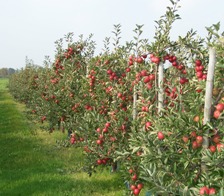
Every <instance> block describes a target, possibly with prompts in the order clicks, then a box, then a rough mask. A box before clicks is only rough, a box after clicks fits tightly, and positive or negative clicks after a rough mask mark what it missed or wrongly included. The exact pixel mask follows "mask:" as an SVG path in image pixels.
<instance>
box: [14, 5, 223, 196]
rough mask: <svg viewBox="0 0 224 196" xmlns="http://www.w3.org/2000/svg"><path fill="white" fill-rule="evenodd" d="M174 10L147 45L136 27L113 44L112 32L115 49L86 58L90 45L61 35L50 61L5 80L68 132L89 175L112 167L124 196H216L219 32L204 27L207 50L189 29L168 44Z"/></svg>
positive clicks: (41, 116) (219, 183)
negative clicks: (124, 187) (130, 36)
mask: <svg viewBox="0 0 224 196" xmlns="http://www.w3.org/2000/svg"><path fill="white" fill-rule="evenodd" d="M173 4H174V5H173V6H174V8H173V9H171V8H168V10H167V12H166V14H165V15H164V16H162V17H161V19H160V20H159V21H157V24H158V26H157V29H156V33H155V41H154V42H152V43H148V42H147V41H146V40H144V39H141V33H142V26H138V25H137V27H136V29H135V30H134V32H135V34H136V35H135V36H134V40H133V41H131V42H127V43H126V44H125V45H120V44H119V40H120V37H119V36H120V26H119V25H116V26H115V31H114V35H115V38H114V39H115V43H114V47H115V48H114V49H113V51H112V52H111V51H110V50H109V46H108V44H109V40H108V39H106V40H105V50H104V52H103V53H102V54H100V55H98V56H93V53H94V47H95V46H94V42H93V41H91V37H89V38H87V39H86V40H84V39H83V37H80V39H79V40H78V41H76V42H74V41H73V36H72V34H68V36H67V37H66V42H67V46H66V48H65V49H64V48H63V47H62V46H63V40H62V39H61V40H59V41H58V42H57V48H56V49H57V52H56V55H55V60H54V62H53V63H50V62H48V66H45V67H44V68H42V67H41V68H40V67H35V66H31V65H27V66H26V68H25V69H23V70H21V71H20V72H19V73H17V74H15V75H13V76H12V77H11V79H10V91H11V92H12V94H13V95H14V96H15V98H17V99H19V100H20V101H22V102H24V103H25V104H26V105H27V107H28V108H29V109H30V111H31V114H30V115H31V116H32V117H34V118H35V120H36V121H39V122H42V123H45V124H46V123H47V124H48V125H49V129H50V131H51V132H52V131H54V130H55V129H58V128H61V129H63V130H67V131H69V133H71V135H70V143H71V144H73V145H77V146H82V148H83V151H84V153H85V159H86V165H85V168H86V170H87V172H88V173H90V174H91V173H93V171H94V170H95V168H96V167H99V166H100V167H107V166H109V167H112V169H113V170H114V171H116V169H117V168H118V167H119V171H120V172H121V173H122V176H123V177H124V181H126V182H128V184H129V189H128V191H129V192H130V194H133V195H139V194H140V192H141V190H142V188H143V186H144V187H145V189H146V190H148V191H150V192H151V193H152V194H155V193H157V194H161V195H164V194H165V195H168V194H171V195H198V194H201V195H206V194H209V195H212V194H216V193H217V194H218V193H220V194H221V193H222V191H223V188H224V181H223V175H224V173H223V166H224V151H223V147H224V141H223V134H224V122H223V116H224V112H223V111H224V93H223V92H224V89H223V86H224V78H223V74H224V68H223V66H222V63H223V62H222V61H223V54H224V53H223V52H224V50H223V48H222V47H221V46H222V44H223V43H222V42H221V41H220V39H219V38H220V37H217V34H215V35H214V32H215V30H217V31H218V28H216V27H217V25H213V26H212V27H210V28H209V35H210V36H209V40H210V42H209V43H208V42H205V40H204V39H198V38H197V37H196V36H195V32H193V31H190V32H188V33H187V35H186V36H185V37H179V39H178V40H177V41H170V38H169V32H170V29H171V25H172V23H173V22H174V21H175V20H176V19H178V18H179V15H178V14H176V12H177V10H176V9H175V8H176V3H174V2H173ZM165 19H166V20H165ZM214 40H215V41H214ZM210 50H213V51H215V52H216V55H215V56H211V54H209V52H208V51H210ZM212 58H214V59H215V62H214V65H215V69H214V74H211V72H210V66H212ZM208 65H210V66H208ZM210 77H212V78H213V80H212V81H210V79H208V78H210ZM211 82H212V85H211ZM209 85H210V88H209V87H208V86H209ZM211 87H212V88H211ZM209 91H210V99H209V100H207V98H206V97H205V95H209ZM206 100H207V102H210V103H211V105H210V106H209V105H208V104H207V102H206ZM208 106H209V107H208Z"/></svg>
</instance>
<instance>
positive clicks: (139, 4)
mask: <svg viewBox="0 0 224 196" xmlns="http://www.w3.org/2000/svg"><path fill="white" fill-rule="evenodd" d="M169 5H171V4H170V1H169V0H0V68H3V67H6V68H14V69H21V68H22V67H24V66H25V59H26V57H28V58H29V59H32V60H33V62H34V63H35V64H37V65H40V66H42V65H43V61H44V59H45V56H49V57H50V59H51V60H52V61H53V59H54V54H55V41H56V40H58V39H60V38H63V37H64V35H66V34H68V33H69V32H73V33H74V35H75V38H78V36H79V35H80V34H83V35H84V37H88V36H89V34H91V33H93V34H94V36H93V40H94V41H95V42H96V43H97V48H96V53H97V52H100V51H101V49H102V48H103V40H104V39H105V37H112V36H113V35H112V33H111V32H112V31H113V25H114V24H120V25H121V32H122V33H121V37H122V40H123V41H130V40H133V36H134V33H133V30H134V29H135V27H136V24H139V25H142V24H144V27H143V34H142V38H147V39H149V40H150V41H153V36H154V33H155V22H154V21H155V20H158V19H159V17H160V16H161V15H163V14H164V13H165V11H166V7H167V6H169ZM179 5H180V6H181V8H180V9H179V11H178V13H179V14H180V16H181V18H182V19H181V20H178V21H176V22H175V24H174V25H173V28H172V32H171V37H172V39H175V38H176V37H177V36H178V35H182V36H184V35H185V34H186V33H187V31H189V30H190V29H191V28H193V29H194V30H196V31H197V32H198V34H199V35H200V36H201V37H205V36H206V35H207V31H206V29H205V27H208V26H211V25H212V24H214V23H217V22H221V31H223V29H224V28H223V26H224V13H223V8H224V0H180V2H179Z"/></svg>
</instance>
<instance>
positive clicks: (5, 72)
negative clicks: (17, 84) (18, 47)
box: [0, 68, 17, 78]
mask: <svg viewBox="0 0 224 196" xmlns="http://www.w3.org/2000/svg"><path fill="white" fill-rule="evenodd" d="M16 72H17V70H15V69H13V68H1V69H0V78H7V77H9V76H10V75H12V74H14V73H16Z"/></svg>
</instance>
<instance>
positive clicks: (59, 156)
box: [0, 79, 125, 196]
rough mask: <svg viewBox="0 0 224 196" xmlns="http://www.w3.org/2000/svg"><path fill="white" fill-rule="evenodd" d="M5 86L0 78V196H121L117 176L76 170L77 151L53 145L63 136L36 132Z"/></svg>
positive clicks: (79, 159) (78, 162) (80, 157)
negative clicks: (89, 173) (91, 173)
mask: <svg viewBox="0 0 224 196" xmlns="http://www.w3.org/2000/svg"><path fill="white" fill-rule="evenodd" d="M7 84H8V79H0V149H1V150H0V195H2V196H8V195H9V196H11V195H13V196H14V195H15V196H19V195H21V196H42V195H46V196H51V195H52V196H55V195H59V196H63V195H69V196H70V195H72V196H73V195H74V196H76V195H77V196H82V195H83V196H85V195H89V196H104V195H105V196H113V195H114V196H121V195H124V189H125V186H124V184H123V182H122V179H121V177H120V175H119V173H113V174H112V173H110V172H109V170H106V169H105V170H103V171H101V172H98V173H96V174H94V175H93V176H92V177H89V176H88V175H87V174H86V173H84V172H83V171H82V170H80V165H82V164H83V155H82V152H81V150H80V149H79V148H73V147H71V148H65V147H63V146H61V145H58V144H57V143H56V140H58V139H60V140H61V139H63V138H66V134H63V133H61V132H59V131H57V132H54V133H52V134H49V133H48V132H46V131H42V130H40V129H36V127H35V125H33V124H31V122H29V121H28V120H27V118H26V116H25V112H24V111H25V106H24V105H22V104H19V103H17V102H15V100H14V99H13V98H12V96H11V95H10V93H9V92H8V89H7Z"/></svg>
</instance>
